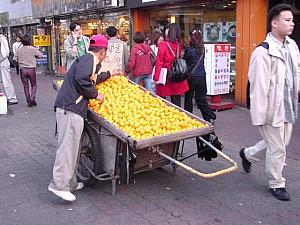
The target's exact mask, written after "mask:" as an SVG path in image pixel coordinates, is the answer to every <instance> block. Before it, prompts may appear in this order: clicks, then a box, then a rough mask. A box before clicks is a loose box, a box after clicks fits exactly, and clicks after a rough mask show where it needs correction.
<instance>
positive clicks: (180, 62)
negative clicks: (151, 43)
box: [167, 43, 187, 83]
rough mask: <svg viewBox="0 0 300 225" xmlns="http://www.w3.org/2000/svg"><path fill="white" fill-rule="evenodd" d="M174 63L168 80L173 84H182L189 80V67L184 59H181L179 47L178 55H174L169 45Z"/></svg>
mask: <svg viewBox="0 0 300 225" xmlns="http://www.w3.org/2000/svg"><path fill="white" fill-rule="evenodd" d="M167 45H168V47H169V49H170V51H171V53H172V55H173V56H174V61H173V63H172V67H171V71H170V72H168V79H169V81H170V82H172V83H176V82H180V81H183V80H186V79H187V65H186V61H185V60H184V59H181V58H179V47H177V55H175V54H174V52H173V50H172V49H171V47H170V45H169V44H168V43H167Z"/></svg>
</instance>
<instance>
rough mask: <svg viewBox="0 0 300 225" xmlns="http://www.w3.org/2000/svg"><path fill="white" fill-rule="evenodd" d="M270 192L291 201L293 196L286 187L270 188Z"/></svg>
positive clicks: (280, 198) (283, 199) (279, 198)
mask: <svg viewBox="0 0 300 225" xmlns="http://www.w3.org/2000/svg"><path fill="white" fill-rule="evenodd" d="M270 192H271V194H272V195H273V196H274V198H277V199H278V200H281V201H289V200H290V199H291V196H290V195H289V193H288V192H287V191H286V189H285V188H270Z"/></svg>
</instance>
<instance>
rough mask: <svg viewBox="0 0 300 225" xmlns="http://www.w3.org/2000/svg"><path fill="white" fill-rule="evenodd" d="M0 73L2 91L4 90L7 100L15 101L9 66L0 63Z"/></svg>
mask: <svg viewBox="0 0 300 225" xmlns="http://www.w3.org/2000/svg"><path fill="white" fill-rule="evenodd" d="M0 73H1V76H2V82H3V87H4V91H5V94H6V97H7V100H8V101H11V102H16V101H17V96H16V93H15V89H14V85H13V83H12V81H11V75H10V69H9V67H6V66H1V65H0Z"/></svg>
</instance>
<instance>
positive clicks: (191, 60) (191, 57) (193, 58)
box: [184, 47, 206, 76]
mask: <svg viewBox="0 0 300 225" xmlns="http://www.w3.org/2000/svg"><path fill="white" fill-rule="evenodd" d="M203 54H204V55H203V57H202V59H201V62H200V63H199V64H198V66H197V68H195V69H194V67H195V66H196V65H197V63H198V60H199V59H200V57H201V54H199V53H198V52H197V49H196V48H194V47H188V48H187V49H186V50H185V53H184V59H185V61H186V64H187V67H188V74H189V75H191V76H205V75H206V72H205V68H204V58H205V51H204V52H203ZM193 69H194V72H193V73H192V71H193Z"/></svg>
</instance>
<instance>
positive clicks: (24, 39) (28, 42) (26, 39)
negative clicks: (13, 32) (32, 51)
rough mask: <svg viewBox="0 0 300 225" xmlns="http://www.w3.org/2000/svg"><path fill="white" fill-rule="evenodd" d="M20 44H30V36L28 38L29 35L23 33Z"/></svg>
mask: <svg viewBox="0 0 300 225" xmlns="http://www.w3.org/2000/svg"><path fill="white" fill-rule="evenodd" d="M22 44H23V45H24V46H29V45H31V38H30V36H29V35H26V34H25V35H24V36H23V37H22Z"/></svg>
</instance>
